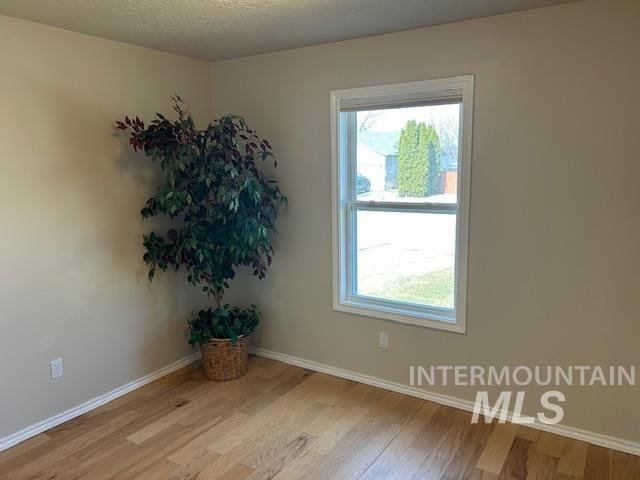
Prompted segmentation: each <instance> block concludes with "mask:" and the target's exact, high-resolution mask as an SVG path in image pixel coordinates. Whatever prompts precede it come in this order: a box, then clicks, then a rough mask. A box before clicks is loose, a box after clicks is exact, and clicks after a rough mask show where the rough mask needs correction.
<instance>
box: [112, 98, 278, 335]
mask: <svg viewBox="0 0 640 480" xmlns="http://www.w3.org/2000/svg"><path fill="white" fill-rule="evenodd" d="M172 100H173V103H174V110H175V112H176V114H177V119H175V120H170V119H168V118H167V117H165V116H164V115H162V114H160V113H156V118H155V119H153V120H152V121H151V122H150V123H149V124H148V125H145V123H144V122H143V121H142V120H140V119H139V118H138V117H135V118H129V117H126V118H125V119H124V121H122V122H117V128H119V129H121V130H126V131H128V132H129V134H130V138H129V143H130V145H131V146H132V147H133V149H134V150H135V151H140V150H141V151H143V152H144V153H145V154H146V156H147V157H149V158H150V159H151V160H152V161H153V162H156V163H158V165H159V166H160V169H161V172H162V181H161V183H160V185H159V186H158V188H157V189H156V191H155V193H154V194H153V195H152V196H151V198H149V199H148V200H147V202H146V205H145V206H144V208H143V209H142V211H141V215H142V217H143V218H149V217H153V216H156V215H164V216H168V217H169V219H170V224H171V228H169V229H168V230H167V231H166V232H164V233H159V232H151V233H149V234H148V235H144V237H143V245H144V248H145V253H144V257H143V259H144V261H145V262H146V264H147V265H148V266H149V279H150V280H152V279H153V278H154V275H155V274H156V271H157V270H158V269H160V270H162V271H166V270H167V269H168V268H169V267H173V268H175V270H176V271H177V270H179V269H180V268H184V269H185V270H186V273H187V280H188V281H189V282H190V283H191V284H193V285H199V286H201V288H202V290H203V291H204V292H205V293H206V294H207V295H208V296H210V297H211V298H213V300H214V302H215V308H205V309H203V310H200V311H198V312H194V313H192V315H191V317H190V318H189V342H190V343H192V344H195V343H200V344H203V343H204V342H207V341H208V340H210V339H213V338H216V339H217V338H230V339H231V340H232V341H235V340H236V339H237V338H238V337H239V336H241V335H245V336H246V335H249V334H250V333H251V332H252V331H253V329H254V328H255V327H256V325H257V324H258V322H259V319H260V314H259V312H258V310H257V308H256V307H255V306H253V305H252V306H251V307H250V308H248V309H244V310H242V309H239V308H237V307H230V306H229V305H225V304H223V296H224V292H225V290H226V289H228V288H229V280H231V279H232V278H233V277H234V276H235V269H236V267H238V266H240V265H245V266H249V267H251V268H252V269H253V274H254V275H255V276H257V277H258V278H260V279H262V278H264V276H265V274H266V271H267V267H268V266H269V265H270V264H271V259H272V255H273V246H272V236H273V234H274V232H275V221H276V217H277V215H278V212H279V209H280V207H281V206H282V205H283V204H285V203H286V201H287V199H286V197H285V196H284V195H283V194H282V192H281V191H280V188H279V187H278V183H277V182H276V181H275V180H273V179H270V178H269V177H268V176H267V174H266V173H265V172H264V171H263V170H262V169H261V168H259V166H258V163H259V162H260V161H265V160H273V165H274V167H276V166H277V162H276V160H275V158H274V156H273V153H272V149H271V145H270V143H269V142H268V141H267V140H265V139H262V138H260V137H258V135H257V134H256V132H255V131H254V130H252V129H250V128H249V127H248V126H247V124H246V122H245V120H244V119H243V118H242V117H240V116H237V115H225V116H223V117H220V118H218V119H217V120H214V121H213V122H211V123H210V124H209V125H208V126H207V127H206V128H205V129H204V130H198V129H197V128H196V126H195V122H194V120H193V118H192V116H191V114H190V113H189V111H188V108H187V107H186V104H185V102H184V101H183V100H182V99H181V98H180V97H179V96H177V95H176V96H174V97H172Z"/></svg>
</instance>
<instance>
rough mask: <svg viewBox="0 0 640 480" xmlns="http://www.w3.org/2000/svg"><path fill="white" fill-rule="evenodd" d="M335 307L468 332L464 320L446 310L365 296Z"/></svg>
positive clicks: (420, 325)
mask: <svg viewBox="0 0 640 480" xmlns="http://www.w3.org/2000/svg"><path fill="white" fill-rule="evenodd" d="M333 309H334V310H335V311H338V312H344V313H351V314H354V315H362V316H366V317H374V318H378V319H381V320H390V321H392V322H397V323H404V324H407V325H416V326H419V327H426V328H433V329H436V330H444V331H447V332H454V333H460V334H466V327H465V324H464V322H462V321H460V320H459V319H456V317H455V314H454V313H449V312H446V311H443V312H438V311H435V310H434V311H425V310H422V309H417V308H412V307H411V305H407V306H406V307H403V306H397V305H389V304H388V303H386V302H379V301H378V300H376V299H371V300H368V299H366V298H365V297H351V298H348V299H342V300H341V301H339V302H338V303H334V305H333Z"/></svg>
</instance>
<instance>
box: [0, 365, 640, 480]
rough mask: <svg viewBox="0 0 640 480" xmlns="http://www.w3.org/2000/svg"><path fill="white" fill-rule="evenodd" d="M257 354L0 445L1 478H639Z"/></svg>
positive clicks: (590, 453) (594, 450) (548, 444)
mask: <svg viewBox="0 0 640 480" xmlns="http://www.w3.org/2000/svg"><path fill="white" fill-rule="evenodd" d="M470 418H471V414H469V413H467V412H464V411H461V410H456V409H453V408H449V407H444V406H440V405H436V404H434V403H431V402H427V401H424V400H420V399H417V398H413V397H408V396H404V395H400V394H397V393H393V392H388V391H385V390H381V389H378V388H374V387H370V386H367V385H362V384H359V383H356V382H351V381H347V380H343V379H339V378H336V377H331V376H328V375H323V374H320V373H313V372H311V371H308V370H303V369H301V368H297V367H292V366H287V365H285V364H282V363H279V362H274V361H271V360H266V359H262V358H257V357H253V358H252V359H251V369H250V372H249V374H248V375H247V376H245V377H243V378H242V379H239V380H236V381H233V382H226V383H214V382H209V381H207V380H205V379H204V377H203V376H202V374H201V373H200V371H199V368H198V366H197V365H195V366H193V367H189V368H187V369H184V370H181V371H179V372H176V373H174V374H172V375H170V376H167V377H164V378H162V379H160V380H158V381H156V382H154V383H152V384H149V385H147V386H145V387H143V388H141V389H139V390H136V391H135V392H132V393H130V394H128V395H126V396H124V397H121V398H119V399H117V400H115V401H113V402H111V403H109V404H107V405H105V406H103V407H101V408H99V409H97V410H94V411H92V412H90V413H88V414H86V415H83V416H82V417H78V418H77V419H74V420H72V421H70V422H68V423H65V424H63V425H61V426H59V427H56V428H54V429H51V430H49V431H48V432H46V433H44V434H41V435H38V436H36V437H33V438H31V439H29V440H27V441H25V442H24V443H22V444H20V445H17V446H16V447H13V448H11V449H9V450H6V451H4V452H1V453H0V479H2V480H6V479H12V480H23V479H42V480H45V479H48V480H53V479H56V480H62V479H66V480H71V479H79V478H83V479H85V478H86V479H92V480H99V479H111V478H113V479H139V480H142V479H149V480H151V479H153V480H162V479H174V480H179V479H181V480H186V479H228V480H231V479H234V480H244V479H251V480H253V479H277V480H282V479H310V480H315V479H336V480H346V479H354V480H355V479H359V480H391V479H396V480H411V479H430V480H460V479H474V480H487V479H527V480H534V479H535V480H546V479H563V480H566V479H585V480H587V479H588V480H610V479H615V480H627V479H633V480H638V479H640V457H635V456H632V455H627V454H624V453H620V452H614V451H611V450H607V449H605V448H601V447H595V446H592V445H588V444H586V443H583V442H579V441H575V440H569V439H565V438H562V437H558V436H555V435H550V434H546V433H540V432H538V431H535V430H531V429H528V428H523V427H518V426H515V425H512V424H497V423H493V424H489V425H485V424H484V423H482V424H476V425H474V424H471V423H470Z"/></svg>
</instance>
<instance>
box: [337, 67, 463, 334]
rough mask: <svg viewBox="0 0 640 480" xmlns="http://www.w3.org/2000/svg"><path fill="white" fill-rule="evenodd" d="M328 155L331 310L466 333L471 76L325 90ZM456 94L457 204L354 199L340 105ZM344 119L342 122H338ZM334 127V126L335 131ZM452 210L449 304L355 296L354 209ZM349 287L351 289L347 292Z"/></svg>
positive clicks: (400, 101)
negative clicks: (453, 232)
mask: <svg viewBox="0 0 640 480" xmlns="http://www.w3.org/2000/svg"><path fill="white" fill-rule="evenodd" d="M330 97H331V156H332V183H333V208H332V212H333V309H334V310H337V311H341V312H347V313H353V314H357V315H365V316H370V317H376V318H380V319H385V320H392V321H396V322H401V323H407V324H411V325H419V326H424V327H430V328H436V329H440V330H447V331H451V332H457V333H466V325H467V321H466V304H467V258H468V245H469V233H468V232H469V201H470V198H469V197H470V186H471V182H470V179H471V144H472V126H473V75H465V76H459V77H452V78H445V79H439V80H426V81H419V82H411V83H398V84H392V85H380V86H374V87H364V88H351V89H345V90H333V91H331V95H330ZM451 99H457V100H458V101H460V102H461V109H460V112H461V117H460V136H459V150H458V155H459V158H458V180H457V181H458V184H457V196H458V198H457V200H458V201H457V206H456V205H443V204H433V203H426V202H425V203H405V202H371V201H370V202H364V201H358V200H357V195H356V194H355V192H354V188H353V186H354V185H355V181H354V180H353V179H352V177H353V176H354V175H355V173H354V172H355V165H354V163H355V152H354V151H351V153H350V154H349V153H347V151H346V149H347V145H351V146H352V150H353V149H354V147H353V145H355V141H353V140H354V139H350V140H347V138H346V137H347V136H348V135H349V134H348V132H353V131H354V128H353V127H351V128H347V127H346V126H345V125H343V124H341V122H340V112H341V108H354V107H356V108H358V107H362V108H363V109H366V108H367V107H371V108H375V107H380V106H384V105H404V104H406V105H407V106H409V105H412V104H428V103H437V102H438V101H440V102H442V101H443V100H445V101H446V100H451ZM343 123H346V122H343ZM339 130H340V131H339ZM452 208H453V210H454V211H455V212H456V215H457V217H456V245H455V267H454V272H455V273H454V278H455V293H454V308H453V309H446V308H440V307H431V306H429V307H428V306H423V305H417V304H410V303H405V302H397V301H393V300H385V299H380V298H373V297H367V296H364V295H356V294H355V293H354V292H353V290H354V289H353V287H352V279H353V276H354V275H356V274H357V272H356V271H355V270H356V265H355V253H356V252H355V245H356V239H355V232H356V226H355V214H354V212H355V211H356V210H376V211H381V210H386V211H402V212H405V211H420V212H428V213H445V211H446V212H447V213H451V209H452ZM350 290H351V291H350Z"/></svg>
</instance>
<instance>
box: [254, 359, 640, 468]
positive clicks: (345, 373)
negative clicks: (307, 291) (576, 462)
mask: <svg viewBox="0 0 640 480" xmlns="http://www.w3.org/2000/svg"><path fill="white" fill-rule="evenodd" d="M251 353H253V354H254V355H258V356H260V357H266V358H271V359H273V360H278V361H280V362H283V363H288V364H289V365H295V366H297V367H302V368H307V369H309V370H314V371H316V372H321V373H326V374H328V375H333V376H335V377H340V378H346V379H348V380H353V381H356V382H360V383H364V384H366V385H372V386H374V387H379V388H383V389H385V390H390V391H392V392H398V393H403V394H405V395H410V396H412V397H418V398H422V399H424V400H429V401H431V402H434V403H439V404H442V405H447V406H449V407H453V408H459V409H461V410H467V411H470V412H473V408H474V403H473V402H471V401H469V400H464V399H461V398H456V397H452V396H449V395H443V394H440V393H435V392H429V391H427V390H423V389H421V388H416V387H412V386H409V385H403V384H401V383H395V382H390V381H388V380H382V379H380V378H376V377H371V376H369V375H363V374H361V373H357V372H354V371H351V370H345V369H342V368H338V367H333V366H331V365H325V364H323V363H318V362H314V361H311V360H307V359H304V358H300V357H294V356H292V355H287V354H284V353H278V352H273V351H271V350H265V349H264V348H257V347H251ZM512 419H513V415H512V414H511V413H509V415H508V417H507V420H509V421H511V420H512ZM527 426H529V427H531V428H535V429H538V430H542V431H545V432H549V433H554V434H556V435H561V436H563V437H569V438H573V439H575V440H581V441H584V442H588V443H591V444H593V445H598V446H600V447H605V448H610V449H612V450H619V451H621V452H625V453H630V454H632V455H639V456H640V443H637V442H632V441H630V440H624V439H621V438H616V437H610V436H608V435H601V434H599V433H594V432H588V431H586V430H581V429H579V428H574V427H569V426H567V425H561V424H556V425H548V424H546V423H541V422H539V421H538V420H537V419H536V421H535V423H533V424H528V425H527Z"/></svg>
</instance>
